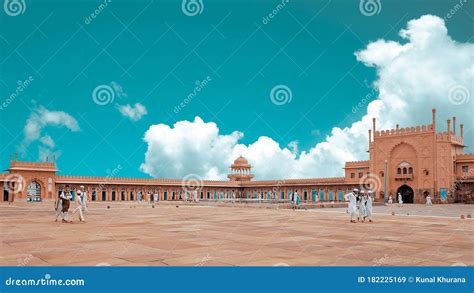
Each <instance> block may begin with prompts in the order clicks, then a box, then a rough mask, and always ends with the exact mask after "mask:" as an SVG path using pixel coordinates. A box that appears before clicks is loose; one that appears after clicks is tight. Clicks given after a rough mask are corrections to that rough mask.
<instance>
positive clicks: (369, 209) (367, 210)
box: [365, 192, 374, 222]
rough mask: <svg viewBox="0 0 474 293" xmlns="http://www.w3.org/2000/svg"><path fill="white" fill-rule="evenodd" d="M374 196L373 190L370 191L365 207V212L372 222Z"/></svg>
mask: <svg viewBox="0 0 474 293" xmlns="http://www.w3.org/2000/svg"><path fill="white" fill-rule="evenodd" d="M373 202H374V198H373V192H369V194H368V196H367V200H366V207H365V214H366V216H367V218H369V222H372V206H373Z"/></svg>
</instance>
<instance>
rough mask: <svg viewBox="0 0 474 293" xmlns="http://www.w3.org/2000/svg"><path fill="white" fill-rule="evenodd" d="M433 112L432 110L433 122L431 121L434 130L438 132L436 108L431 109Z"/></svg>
mask: <svg viewBox="0 0 474 293" xmlns="http://www.w3.org/2000/svg"><path fill="white" fill-rule="evenodd" d="M431 112H432V120H431V121H432V122H431V123H432V124H433V130H434V132H435V133H436V109H435V108H433V110H431Z"/></svg>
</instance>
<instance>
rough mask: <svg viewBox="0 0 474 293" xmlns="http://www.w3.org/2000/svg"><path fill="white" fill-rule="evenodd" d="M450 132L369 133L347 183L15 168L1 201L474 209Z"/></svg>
mask: <svg viewBox="0 0 474 293" xmlns="http://www.w3.org/2000/svg"><path fill="white" fill-rule="evenodd" d="M452 123H453V124H452V129H451V120H448V121H447V129H446V131H444V132H437V130H436V129H437V127H436V111H435V110H434V109H433V113H432V123H431V124H428V125H422V126H416V127H411V128H399V127H398V125H397V127H396V128H395V129H390V130H382V131H380V130H377V129H376V121H375V119H374V121H373V129H371V130H369V142H368V145H369V146H368V151H369V160H367V161H358V162H347V163H346V165H345V167H344V170H345V174H344V175H345V176H344V177H338V178H319V179H282V180H265V181H252V178H253V176H254V175H253V174H252V173H251V165H250V164H249V163H248V161H247V160H246V159H245V158H243V157H239V158H237V159H236V160H235V162H234V164H232V166H231V174H229V175H228V177H229V181H210V180H204V181H196V180H180V179H142V178H116V177H114V176H113V174H112V176H108V177H90V176H61V175H58V174H57V172H58V170H57V168H56V164H55V163H53V162H21V161H18V160H11V161H10V167H9V168H8V169H7V170H6V173H2V174H0V182H3V183H4V184H3V185H4V191H3V201H14V200H31V201H36V200H48V199H49V200H54V199H56V198H57V195H58V192H60V190H61V189H62V188H63V186H64V185H65V184H69V185H70V186H71V188H72V190H75V189H77V188H78V186H80V185H85V186H86V189H87V191H88V192H89V195H90V198H91V200H92V201H131V200H136V199H137V194H138V193H142V194H147V193H157V194H158V199H159V200H166V201H170V200H182V199H184V198H185V195H186V193H187V194H188V196H187V198H192V196H191V193H192V192H193V190H195V189H196V190H198V197H199V198H200V199H201V200H226V199H227V200H230V199H233V197H234V196H235V198H237V199H240V200H244V199H246V200H252V199H259V200H269V201H285V200H288V199H289V198H291V194H292V193H293V192H295V190H298V193H299V194H300V196H301V200H302V201H303V202H327V201H330V202H332V201H334V202H338V201H344V197H343V195H344V194H345V193H346V192H348V191H349V190H351V189H352V188H362V189H371V190H372V191H374V192H375V194H376V200H378V201H383V200H384V198H387V197H388V195H390V194H392V195H393V198H394V200H395V198H396V194H397V193H401V194H402V195H403V200H404V202H407V203H410V202H416V203H421V202H424V197H425V196H426V195H427V194H430V195H431V196H432V197H433V198H434V201H435V202H445V203H448V202H472V198H473V193H474V154H464V147H465V146H464V144H463V125H462V124H461V125H460V129H459V133H457V127H456V118H455V117H454V118H453V121H452Z"/></svg>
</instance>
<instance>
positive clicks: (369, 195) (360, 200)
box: [345, 188, 374, 223]
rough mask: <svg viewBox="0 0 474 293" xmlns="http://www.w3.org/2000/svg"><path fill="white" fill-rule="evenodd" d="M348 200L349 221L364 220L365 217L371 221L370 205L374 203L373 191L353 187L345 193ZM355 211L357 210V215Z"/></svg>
mask: <svg viewBox="0 0 474 293" xmlns="http://www.w3.org/2000/svg"><path fill="white" fill-rule="evenodd" d="M345 197H346V201H347V202H348V207H347V208H348V213H349V214H350V216H351V223H355V222H356V218H357V221H360V222H364V221H365V220H366V219H368V220H369V222H372V206H373V203H374V193H373V192H371V191H365V190H361V191H359V190H358V189H357V188H354V189H353V190H352V192H349V193H348V194H346V196H345ZM357 211H359V213H358V215H357Z"/></svg>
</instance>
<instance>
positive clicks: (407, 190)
mask: <svg viewBox="0 0 474 293" xmlns="http://www.w3.org/2000/svg"><path fill="white" fill-rule="evenodd" d="M399 193H400V194H401V195H402V200H403V203H413V201H414V197H415V193H414V192H413V189H412V188H411V187H410V186H408V185H406V184H404V185H402V186H400V187H399V188H398V189H397V200H398V194H399Z"/></svg>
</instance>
